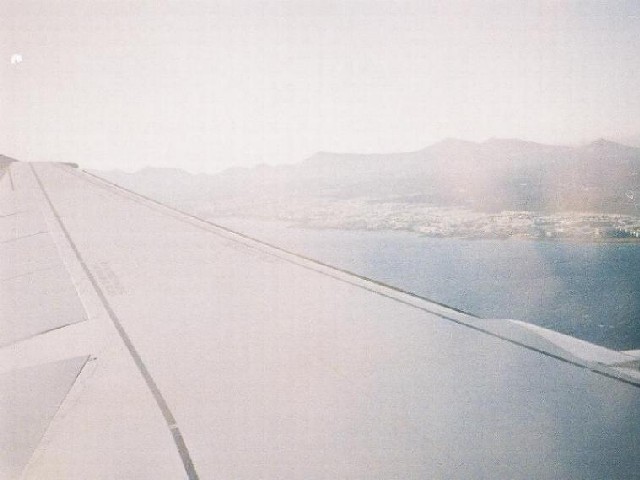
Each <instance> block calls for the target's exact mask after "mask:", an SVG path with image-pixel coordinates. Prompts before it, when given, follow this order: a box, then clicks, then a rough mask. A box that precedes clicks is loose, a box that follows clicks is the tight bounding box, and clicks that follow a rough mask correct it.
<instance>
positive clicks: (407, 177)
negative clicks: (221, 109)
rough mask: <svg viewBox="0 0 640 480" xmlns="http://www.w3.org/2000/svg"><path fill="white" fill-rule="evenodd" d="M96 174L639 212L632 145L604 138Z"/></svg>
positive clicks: (182, 185) (206, 196)
mask: <svg viewBox="0 0 640 480" xmlns="http://www.w3.org/2000/svg"><path fill="white" fill-rule="evenodd" d="M97 173H98V174H99V175H101V176H103V177H105V178H108V179H110V180H112V181H114V182H116V183H118V184H120V185H123V186H125V187H129V188H132V189H134V190H137V191H139V192H140V193H144V194H147V195H150V196H154V197H156V198H161V199H163V200H167V201H171V202H173V203H174V204H175V203H180V204H184V203H194V202H202V201H208V202H212V201H213V202H215V201H216V200H222V199H229V198H237V199H254V200H255V201H258V202H262V201H265V199H274V198H278V197H286V198H289V199H290V198H295V197H301V198H302V197H322V198H328V199H350V198H368V199H384V200H385V201H393V200H394V199H396V200H397V201H401V202H410V203H424V204H428V205H436V206H457V207H464V208H470V209H474V210H478V211H486V212H493V211H502V210H517V211H519V210H527V211H537V212H550V213H551V212H553V213H555V212H562V211H589V212H601V213H613V214H616V213H617V214H631V215H640V148H635V147H631V146H627V145H623V144H620V143H615V142H612V141H608V140H604V139H600V140H597V141H595V142H592V143H590V144H587V145H584V146H579V147H570V146H559V145H544V144H540V143H535V142H528V141H523V140H518V139H491V140H487V141H485V142H470V141H464V140H456V139H447V140H443V141H441V142H438V143H435V144H433V145H430V146H428V147H426V148H424V149H422V150H418V151H414V152H404V153H388V154H352V153H332V152H318V153H316V154H315V155H313V156H311V157H310V158H307V159H306V160H304V161H302V162H300V163H297V164H293V165H278V166H268V165H260V166H256V167H253V168H231V169H228V170H226V171H223V172H221V173H219V174H216V175H204V174H198V175H191V174H189V173H187V172H185V171H183V170H179V169H158V168H145V169H143V170H140V171H138V172H136V173H133V174H127V173H124V172H119V171H102V172H97Z"/></svg>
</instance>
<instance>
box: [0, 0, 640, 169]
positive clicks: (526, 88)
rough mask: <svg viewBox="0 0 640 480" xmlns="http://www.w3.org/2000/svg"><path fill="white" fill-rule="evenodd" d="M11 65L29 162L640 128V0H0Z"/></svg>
mask: <svg viewBox="0 0 640 480" xmlns="http://www.w3.org/2000/svg"><path fill="white" fill-rule="evenodd" d="M15 53H20V54H22V56H23V62H22V63H18V64H13V65H12V64H11V56H12V54H15ZM0 54H1V55H0V58H1V59H2V63H1V65H0V88H1V90H0V152H4V153H6V154H8V155H11V156H15V157H16V158H18V159H25V160H65V161H75V162H78V163H81V164H82V165H83V166H86V167H91V168H126V169H135V168H139V167H142V166H145V165H158V166H180V167H183V168H186V169H187V170H190V171H209V172H213V171H217V170H220V169H222V168H225V167H227V166H230V165H253V164H256V163H260V162H267V163H281V162H295V161H299V160H301V159H303V158H305V157H307V156H309V155H311V154H312V153H314V152H315V151H318V150H331V151H355V152H385V151H404V150H413V149H419V148H422V147H424V146H426V145H428V144H429V143H432V142H433V141H436V140H439V139H442V138H445V137H459V138H465V139H470V140H484V139H486V138H489V137H519V138H523V139H528V140H535V141H542V142H550V143H577V142H584V141H587V140H592V139H595V138H597V137H601V136H605V137H613V138H615V137H619V136H624V135H629V134H634V133H639V132H640V2H638V1H637V0H634V1H628V2H625V1H612V0H609V1H575V2H570V1H549V2H538V1H535V0H528V1H516V0H506V1H500V2H498V1H480V0H478V1H467V2H458V1H446V0H445V1H439V2H435V1H427V0H415V1H392V0H386V1H378V0H362V1H360V0H351V1H349V0H344V1H331V0H313V1H305V0H290V1H258V0H244V1H243V0H233V1H228V2H226V1H225V2H223V1H213V0H208V1H204V0H203V1H188V0H180V1H166V0H151V1H119V0H118V1H94V0H81V1H68V0H39V1H38V0H36V1H33V0H32V1H28V0H18V1H13V0H0Z"/></svg>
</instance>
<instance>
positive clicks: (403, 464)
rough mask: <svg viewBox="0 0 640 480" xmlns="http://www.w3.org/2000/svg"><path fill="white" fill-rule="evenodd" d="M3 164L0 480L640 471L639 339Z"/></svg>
mask: <svg viewBox="0 0 640 480" xmlns="http://www.w3.org/2000/svg"><path fill="white" fill-rule="evenodd" d="M6 165H7V166H6V168H5V173H4V175H3V176H2V178H0V235H1V238H0V478H1V479H5V478H6V479H16V478H23V479H65V480H67V479H83V480H84V479H116V478H117V479H154V480H155V479H165V478H166V479H175V478H188V479H190V480H193V479H197V478H200V479H213V478H234V479H267V478H278V479H282V478H304V479H316V478H317V479H328V478H353V479H356V478H358V479H372V478H381V479H392V478H393V479H398V478H403V479H404V478H416V479H417V478H420V479H423V478H461V479H463V478H464V479H467V478H490V479H501V478H504V479H507V478H508V479H530V478H538V479H547V478H548V479H557V478H576V479H578V478H579V479H588V478H593V479H602V478H609V479H612V478H620V479H622V478H625V479H628V478H640V456H639V455H638V449H639V447H640V415H638V412H640V371H639V370H638V360H639V358H640V356H639V355H638V352H617V351H612V350H607V349H605V348H602V347H598V346H595V345H591V344H588V343H586V342H582V341H580V340H576V339H573V338H571V337H567V336H565V335H561V334H558V333H556V332H552V331H549V330H545V329H541V328H539V327H533V326H530V325H528V324H524V323H522V322H516V321H509V320H483V319H480V318H476V317H474V316H472V315H469V314H467V313H464V312H461V311H458V310H455V309H453V308H449V307H447V306H444V305H440V304H437V303H434V302H431V301H429V300H427V299H424V298H421V297H418V296H416V295H413V294H411V293H408V292H404V291H402V290H399V289H396V288H393V287H390V286H387V285H384V284H381V283H378V282H376V281H373V280H370V279H367V278H363V277H360V276H357V275H354V274H351V273H349V272H346V271H342V270H338V269H335V268H332V267H330V266H328V265H325V264H322V263H319V262H316V261H314V260H312V259H309V258H305V257H302V256H299V255H296V254H295V253H292V252H288V251H285V250H282V249H280V248H278V247H277V246H275V245H269V244H267V243H264V242H261V241H259V240H256V239H253V238H250V237H247V236H245V235H242V234H238V233H235V232H232V231H230V230H228V229H225V228H223V227H221V226H218V225H216V224H213V223H210V222H208V221H206V220H203V219H200V218H197V217H195V216H192V215H189V214H187V213H183V212H180V211H177V210H175V209H173V208H171V207H169V206H166V205H163V204H161V203H158V202H156V201H154V200H152V199H149V198H146V197H143V196H140V195H137V194H135V193H133V192H130V191H128V190H125V189H123V188H120V187H118V186H117V185H114V184H111V183H109V182H107V181H105V180H102V179H100V178H97V177H95V176H93V175H91V174H89V173H86V172H83V171H82V170H79V169H77V168H73V166H72V165H64V164H44V163H23V162H8V163H7V164H6Z"/></svg>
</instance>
